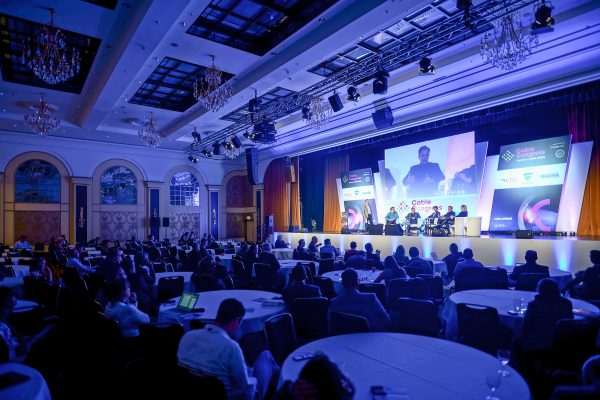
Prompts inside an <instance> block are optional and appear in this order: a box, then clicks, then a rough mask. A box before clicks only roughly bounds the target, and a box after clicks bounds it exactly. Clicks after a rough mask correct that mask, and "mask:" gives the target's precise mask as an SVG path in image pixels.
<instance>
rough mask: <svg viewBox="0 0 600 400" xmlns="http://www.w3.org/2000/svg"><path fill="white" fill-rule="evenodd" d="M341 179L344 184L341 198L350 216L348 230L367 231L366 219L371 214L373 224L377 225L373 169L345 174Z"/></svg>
mask: <svg viewBox="0 0 600 400" xmlns="http://www.w3.org/2000/svg"><path fill="white" fill-rule="evenodd" d="M340 179H341V183H342V193H341V198H342V200H343V202H344V210H345V212H346V213H347V214H348V229H350V230H365V229H367V227H366V222H367V221H366V218H365V217H366V216H368V215H369V214H370V215H371V217H372V218H373V223H374V224H376V223H377V207H376V205H375V187H374V185H373V172H372V171H371V168H364V169H358V170H354V171H348V172H343V173H342V174H341V176H340ZM338 195H339V193H338ZM369 211H370V212H369Z"/></svg>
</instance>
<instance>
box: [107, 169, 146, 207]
mask: <svg viewBox="0 0 600 400" xmlns="http://www.w3.org/2000/svg"><path fill="white" fill-rule="evenodd" d="M100 200H101V202H102V204H111V205H112V204H137V179H136V177H135V174H134V173H133V172H132V171H131V170H130V169H129V168H127V167H123V166H120V165H119V166H114V167H110V168H107V169H106V170H105V171H104V172H103V173H102V176H101V177H100Z"/></svg>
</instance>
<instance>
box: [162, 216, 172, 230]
mask: <svg viewBox="0 0 600 400" xmlns="http://www.w3.org/2000/svg"><path fill="white" fill-rule="evenodd" d="M170 220H171V219H170V218H169V217H163V228H168V227H169V221H170Z"/></svg>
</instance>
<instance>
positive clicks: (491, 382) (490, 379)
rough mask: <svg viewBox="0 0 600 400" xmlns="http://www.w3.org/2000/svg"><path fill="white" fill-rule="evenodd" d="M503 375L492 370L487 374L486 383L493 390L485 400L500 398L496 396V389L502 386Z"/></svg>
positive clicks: (497, 399) (498, 399)
mask: <svg viewBox="0 0 600 400" xmlns="http://www.w3.org/2000/svg"><path fill="white" fill-rule="evenodd" d="M501 378H502V375H501V374H499V373H498V372H496V371H494V372H490V373H489V374H487V375H486V376H485V383H486V384H487V385H488V387H489V388H490V390H491V393H490V394H489V395H488V396H487V397H486V398H485V400H500V398H499V397H498V396H496V390H497V389H498V387H499V386H500V382H501Z"/></svg>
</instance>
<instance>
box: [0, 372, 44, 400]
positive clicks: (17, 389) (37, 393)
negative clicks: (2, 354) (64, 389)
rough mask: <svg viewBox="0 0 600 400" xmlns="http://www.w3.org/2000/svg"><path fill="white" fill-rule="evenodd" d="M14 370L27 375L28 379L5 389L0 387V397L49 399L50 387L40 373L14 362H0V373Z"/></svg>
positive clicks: (34, 399)
mask: <svg viewBox="0 0 600 400" xmlns="http://www.w3.org/2000/svg"><path fill="white" fill-rule="evenodd" d="M7 372H16V373H19V374H23V375H27V376H28V377H29V379H27V380H26V381H24V382H20V383H17V384H15V385H13V386H10V387H7V388H5V389H0V399H3V400H50V399H51V398H52V396H51V395H50V389H48V385H47V384H46V381H45V380H44V378H43V377H42V375H41V374H40V373H39V372H38V371H36V370H35V369H33V368H30V367H28V366H25V365H22V364H16V363H2V364H0V375H2V374H5V373H7Z"/></svg>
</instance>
